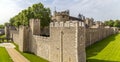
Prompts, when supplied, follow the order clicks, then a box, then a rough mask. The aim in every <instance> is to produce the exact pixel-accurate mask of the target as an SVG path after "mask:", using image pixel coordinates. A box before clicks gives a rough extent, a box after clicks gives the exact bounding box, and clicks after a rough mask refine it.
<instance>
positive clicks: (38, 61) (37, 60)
mask: <svg viewBox="0 0 120 62" xmlns="http://www.w3.org/2000/svg"><path fill="white" fill-rule="evenodd" d="M14 45H15V46H16V48H15V49H16V50H17V51H19V47H18V45H16V44H15V43H14ZM19 52H20V51H19ZM20 53H21V54H22V55H23V56H24V57H26V58H27V59H28V60H30V62H49V61H47V60H45V59H43V58H41V57H39V56H36V55H34V54H31V53H23V52H20Z"/></svg>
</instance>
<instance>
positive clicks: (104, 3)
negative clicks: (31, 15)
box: [0, 0, 120, 24]
mask: <svg viewBox="0 0 120 62" xmlns="http://www.w3.org/2000/svg"><path fill="white" fill-rule="evenodd" d="M38 2H42V3H43V4H44V5H45V6H46V7H50V8H51V10H52V11H54V8H55V7H56V8H57V10H58V11H62V10H66V9H69V10H70V11H71V15H72V16H77V15H78V13H82V14H83V15H85V16H87V17H93V18H95V19H96V20H107V19H120V14H119V11H120V4H119V2H120V0H24V2H23V0H0V24H1V23H4V22H6V21H9V19H10V17H12V16H14V15H16V14H17V13H19V12H20V11H21V10H22V9H25V8H27V7H28V6H31V5H32V4H34V3H38Z"/></svg>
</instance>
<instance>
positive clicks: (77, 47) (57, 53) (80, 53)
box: [49, 21, 86, 62]
mask: <svg viewBox="0 0 120 62" xmlns="http://www.w3.org/2000/svg"><path fill="white" fill-rule="evenodd" d="M81 24H82V23H81V22H78V21H66V22H51V24H50V39H51V42H50V56H49V57H50V58H49V59H50V62H86V58H85V56H86V55H85V38H84V37H85V34H84V32H85V31H84V28H83V27H80V26H81Z"/></svg>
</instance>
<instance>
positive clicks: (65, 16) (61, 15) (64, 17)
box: [52, 10, 69, 22]
mask: <svg viewBox="0 0 120 62" xmlns="http://www.w3.org/2000/svg"><path fill="white" fill-rule="evenodd" d="M52 20H53V21H58V22H60V21H64V22H65V21H68V20H69V10H66V11H62V12H57V11H54V15H53V17H52Z"/></svg>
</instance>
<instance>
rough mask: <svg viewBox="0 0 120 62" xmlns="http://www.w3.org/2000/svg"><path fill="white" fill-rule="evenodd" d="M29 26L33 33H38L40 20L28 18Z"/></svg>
mask: <svg viewBox="0 0 120 62" xmlns="http://www.w3.org/2000/svg"><path fill="white" fill-rule="evenodd" d="M30 28H31V31H32V34H33V35H40V20H39V19H30Z"/></svg>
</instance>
